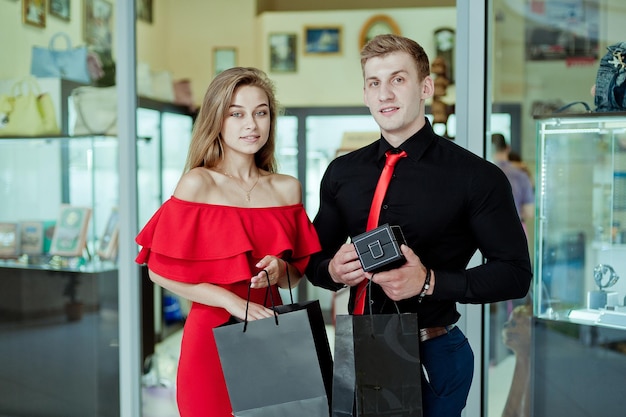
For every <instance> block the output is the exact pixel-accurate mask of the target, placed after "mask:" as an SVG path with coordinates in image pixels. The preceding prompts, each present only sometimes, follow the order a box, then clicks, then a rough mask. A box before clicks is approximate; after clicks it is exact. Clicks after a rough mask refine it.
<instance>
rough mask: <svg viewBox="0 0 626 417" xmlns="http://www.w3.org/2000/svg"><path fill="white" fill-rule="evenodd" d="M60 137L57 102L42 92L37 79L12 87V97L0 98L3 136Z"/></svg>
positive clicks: (26, 79)
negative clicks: (55, 108)
mask: <svg viewBox="0 0 626 417" xmlns="http://www.w3.org/2000/svg"><path fill="white" fill-rule="evenodd" d="M59 134H61V129H60V128H59V125H58V123H57V119H56V113H55V111H54V103H53V102H52V98H51V97H50V95H49V94H48V93H41V89H40V88H39V84H38V83H37V80H36V79H35V78H33V77H27V78H24V79H23V80H21V81H18V82H16V83H15V84H13V87H11V94H10V95H7V94H2V95H0V136H3V137H20V136H50V135H59Z"/></svg>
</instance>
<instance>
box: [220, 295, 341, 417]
mask: <svg viewBox="0 0 626 417" xmlns="http://www.w3.org/2000/svg"><path fill="white" fill-rule="evenodd" d="M270 295H271V292H270ZM249 302H250V297H249V296H248V303H249ZM273 305H274V302H273V299H272V306H273ZM274 311H275V316H274V318H267V319H262V320H254V321H248V320H247V317H246V319H245V320H244V321H243V322H240V321H239V322H237V321H238V320H232V319H231V320H230V321H229V322H228V323H225V325H223V326H220V327H217V328H215V329H213V333H214V335H215V342H216V344H217V350H218V353H219V356H220V361H221V363H222V369H223V372H224V378H225V380H226V386H227V389H228V395H229V397H230V402H231V405H232V407H233V413H234V415H235V416H245V417H261V416H263V417H265V416H272V417H293V416H299V417H300V416H302V417H319V416H328V415H329V410H330V394H331V384H332V370H333V359H332V355H331V351H330V346H329V344H328V338H327V335H326V328H325V326H324V319H323V316H322V310H321V307H320V304H319V301H317V300H315V301H308V302H304V303H293V298H292V303H291V304H288V305H283V306H276V307H274Z"/></svg>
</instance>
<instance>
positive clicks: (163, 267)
mask: <svg viewBox="0 0 626 417" xmlns="http://www.w3.org/2000/svg"><path fill="white" fill-rule="evenodd" d="M135 240H136V242H137V243H138V244H139V245H140V246H141V247H142V248H141V251H140V252H139V255H138V256H137V258H136V262H137V263H139V264H144V263H145V264H147V265H148V267H149V268H150V269H151V270H152V271H154V272H155V273H157V274H159V275H162V276H164V277H166V278H169V279H174V280H177V281H182V282H188V283H201V282H209V283H212V284H231V283H235V282H238V281H242V280H247V279H250V277H251V276H253V275H256V274H257V273H258V272H259V270H258V268H256V267H255V266H254V265H255V264H256V263H257V262H258V261H259V260H260V259H261V258H263V257H264V256H266V255H275V256H278V257H280V258H282V259H285V260H287V261H288V262H289V263H290V264H292V265H293V266H294V267H296V268H297V269H298V271H299V272H300V273H301V274H303V273H304V268H306V264H307V262H308V259H309V256H310V255H312V254H313V253H315V252H318V251H319V250H320V244H319V240H318V237H317V233H316V232H315V229H314V227H313V225H312V224H311V221H310V219H309V218H308V216H307V214H306V211H305V210H304V206H303V205H302V204H295V205H289V206H279V207H261V208H254V207H253V208H244V207H233V206H221V205H213V204H205V203H196V202H190V201H184V200H181V199H178V198H176V197H173V196H172V197H171V198H170V199H169V200H167V201H166V202H165V203H164V204H163V205H162V206H161V207H160V208H159V210H157V212H156V213H155V214H154V215H153V216H152V218H151V219H150V220H149V221H148V223H147V224H146V225H145V226H144V228H143V230H142V231H141V232H140V233H139V234H138V235H137V238H136V239H135Z"/></svg>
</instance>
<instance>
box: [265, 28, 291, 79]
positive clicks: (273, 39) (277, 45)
mask: <svg viewBox="0 0 626 417" xmlns="http://www.w3.org/2000/svg"><path fill="white" fill-rule="evenodd" d="M269 44H270V71H271V72H295V71H296V66H297V62H296V57H297V50H296V34H295V33H270V35H269Z"/></svg>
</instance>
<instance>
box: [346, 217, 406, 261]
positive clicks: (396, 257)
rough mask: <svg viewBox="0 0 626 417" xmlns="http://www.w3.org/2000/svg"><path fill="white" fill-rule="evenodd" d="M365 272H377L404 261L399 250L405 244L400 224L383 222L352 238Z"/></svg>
mask: <svg viewBox="0 0 626 417" xmlns="http://www.w3.org/2000/svg"><path fill="white" fill-rule="evenodd" d="M352 243H353V244H354V247H355V248H356V253H357V254H358V255H359V260H360V261H361V265H362V266H363V270H364V271H365V272H379V271H386V270H388V269H393V268H397V267H399V266H400V265H402V264H404V263H405V262H406V258H405V257H404V255H403V254H402V251H401V250H400V245H402V244H405V245H406V240H405V239H404V234H402V229H401V228H400V226H390V225H389V224H383V225H381V226H378V227H377V228H375V229H372V230H370V231H367V232H365V233H362V234H360V235H358V236H355V237H353V238H352Z"/></svg>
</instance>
